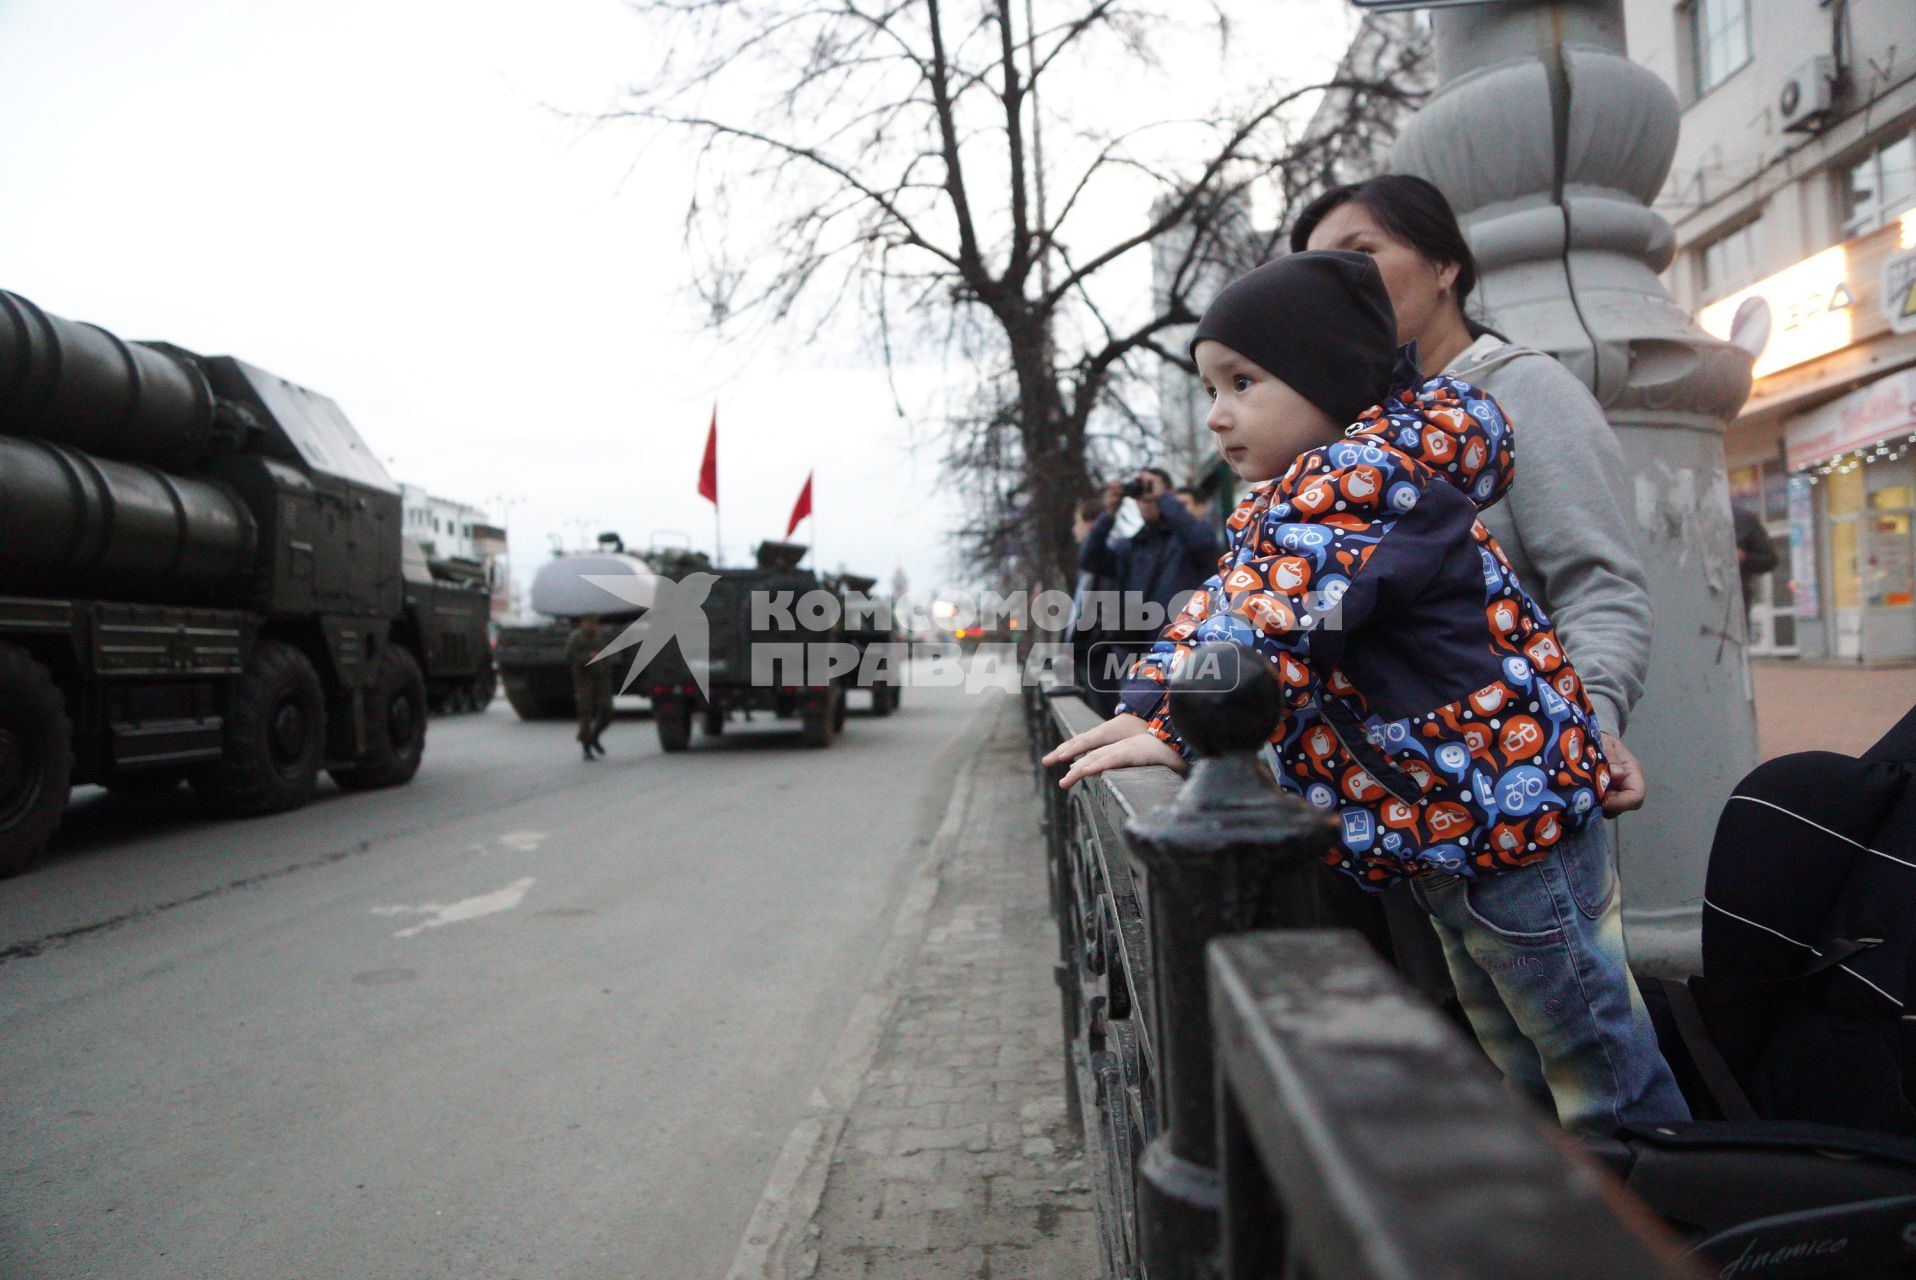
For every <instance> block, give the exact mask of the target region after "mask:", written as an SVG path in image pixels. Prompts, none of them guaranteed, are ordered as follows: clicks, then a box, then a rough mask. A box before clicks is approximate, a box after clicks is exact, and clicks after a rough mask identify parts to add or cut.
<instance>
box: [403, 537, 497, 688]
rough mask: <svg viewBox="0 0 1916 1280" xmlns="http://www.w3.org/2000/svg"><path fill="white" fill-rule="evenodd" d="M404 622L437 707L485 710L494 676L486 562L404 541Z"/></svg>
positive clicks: (409, 540) (411, 645)
mask: <svg viewBox="0 0 1916 1280" xmlns="http://www.w3.org/2000/svg"><path fill="white" fill-rule="evenodd" d="M402 563H403V566H404V576H405V580H406V610H405V613H406V626H405V628H404V631H403V632H402V636H403V638H404V639H405V640H406V641H407V643H408V645H409V647H410V648H411V649H412V651H413V653H414V654H416V655H417V656H418V658H419V662H420V666H421V667H422V668H423V674H424V675H425V678H426V704H427V705H428V706H429V707H431V709H432V710H434V711H436V712H458V711H484V710H485V709H486V707H487V706H488V705H489V704H490V703H491V702H492V694H493V689H494V687H495V686H496V685H497V684H498V677H497V675H496V673H495V672H494V670H493V665H492V591H491V589H490V587H489V586H488V585H487V583H486V576H485V574H486V570H485V566H484V565H481V564H478V563H476V562H474V561H471V560H442V559H437V558H434V557H430V556H428V555H427V554H426V550H425V548H424V547H422V546H421V545H420V544H419V543H418V542H417V541H416V540H414V539H412V538H407V539H406V540H405V547H404V560H403V562H402Z"/></svg>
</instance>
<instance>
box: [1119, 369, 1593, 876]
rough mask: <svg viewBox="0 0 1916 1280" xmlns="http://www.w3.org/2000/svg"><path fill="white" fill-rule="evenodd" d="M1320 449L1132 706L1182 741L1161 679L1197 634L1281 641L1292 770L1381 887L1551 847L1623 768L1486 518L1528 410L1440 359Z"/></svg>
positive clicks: (1138, 667) (1278, 656)
mask: <svg viewBox="0 0 1916 1280" xmlns="http://www.w3.org/2000/svg"><path fill="white" fill-rule="evenodd" d="M1399 378H1400V382H1399V385H1400V386H1401V387H1404V388H1405V389H1403V390H1400V391H1397V392H1395V393H1394V394H1393V397H1392V398H1391V399H1390V400H1387V401H1386V402H1385V403H1384V404H1382V405H1378V406H1376V407H1374V408H1371V409H1369V410H1366V411H1365V413H1364V415H1363V417H1362V418H1360V419H1359V420H1358V421H1357V422H1356V423H1354V424H1352V426H1351V427H1350V428H1349V429H1348V430H1347V431H1346V432H1345V438H1344V439H1343V440H1340V441H1338V442H1337V443H1335V444H1330V445H1325V446H1322V447H1320V448H1316V449H1311V450H1309V451H1307V452H1305V453H1303V454H1300V455H1299V456H1298V458H1297V460H1296V461H1295V462H1294V463H1292V464H1291V468H1290V470H1288V471H1286V472H1285V473H1284V474H1283V475H1282V476H1280V477H1279V478H1277V479H1276V480H1273V481H1270V482H1268V483H1266V484H1263V485H1260V486H1259V487H1258V488H1257V489H1256V490H1254V491H1253V492H1252V494H1251V496H1250V497H1248V498H1247V499H1245V501H1244V502H1243V503H1241V504H1240V505H1239V506H1238V508H1237V510H1236V512H1235V513H1233V515H1232V516H1231V519H1230V522H1229V526H1230V531H1231V542H1230V546H1229V548H1228V549H1227V550H1226V551H1225V553H1224V555H1223V557H1222V558H1221V559H1220V560H1219V561H1218V572H1217V574H1216V575H1214V576H1213V577H1212V578H1211V579H1210V581H1209V582H1207V583H1206V584H1205V586H1204V588H1203V590H1201V591H1200V592H1199V593H1198V594H1197V595H1195V596H1193V597H1192V599H1191V602H1190V604H1189V605H1188V606H1187V607H1186V608H1185V610H1184V612H1183V613H1182V614H1180V615H1179V616H1178V617H1177V618H1176V619H1174V620H1173V621H1172V623H1171V624H1170V625H1169V626H1167V627H1166V628H1165V629H1164V632H1163V634H1162V635H1161V636H1160V637H1159V640H1158V643H1157V645H1156V646H1155V647H1154V648H1153V649H1152V650H1151V652H1150V653H1149V654H1147V655H1145V656H1144V657H1142V658H1140V659H1139V660H1138V662H1137V663H1136V664H1135V665H1134V666H1133V667H1132V670H1131V673H1130V676H1129V678H1128V680H1127V681H1126V684H1125V689H1124V693H1123V696H1122V698H1121V699H1120V701H1119V706H1118V709H1119V711H1121V712H1123V711H1129V712H1131V713H1132V714H1134V715H1139V716H1142V717H1144V719H1145V720H1146V721H1147V722H1148V723H1149V725H1150V729H1151V732H1152V733H1154V734H1156V735H1157V736H1158V737H1160V738H1162V739H1163V740H1164V741H1166V742H1168V743H1170V744H1171V745H1172V746H1174V747H1177V748H1178V749H1179V750H1180V751H1183V750H1184V747H1183V744H1182V743H1181V742H1179V740H1178V738H1177V733H1176V730H1175V729H1174V728H1173V727H1172V725H1171V723H1170V720H1169V718H1168V717H1167V715H1166V713H1165V698H1164V683H1165V679H1166V677H1167V674H1168V673H1169V672H1170V671H1171V670H1172V668H1173V667H1174V666H1175V664H1176V663H1177V662H1178V660H1179V659H1180V657H1181V656H1182V655H1183V654H1184V653H1186V652H1187V651H1188V650H1189V649H1190V648H1191V646H1193V645H1197V644H1204V643H1208V642H1212V641H1236V642H1238V643H1241V644H1245V645H1249V646H1251V647H1253V648H1255V649H1257V650H1259V651H1260V652H1262V653H1263V654H1265V655H1266V656H1267V657H1269V658H1270V659H1271V661H1272V664H1273V666H1274V668H1275V669H1276V671H1277V674H1278V677H1279V679H1280V680H1281V682H1282V684H1283V688H1284V692H1285V703H1286V706H1287V713H1286V715H1285V717H1284V719H1283V721H1282V723H1280V724H1279V726H1278V728H1277V732H1276V733H1275V734H1273V735H1272V738H1271V742H1272V745H1273V747H1274V748H1275V749H1276V752H1277V759H1278V763H1279V773H1280V777H1279V781H1280V782H1282V783H1283V785H1284V786H1285V787H1286V788H1287V789H1288V790H1290V791H1293V792H1296V793H1297V794H1299V795H1302V796H1303V797H1304V798H1305V799H1306V800H1308V801H1310V803H1312V804H1314V805H1316V806H1318V807H1319V808H1321V809H1324V810H1327V811H1331V812H1334V813H1335V814H1336V816H1337V819H1338V824H1339V835H1340V838H1339V842H1338V845H1337V846H1336V847H1335V848H1334V851H1333V853H1332V854H1331V855H1330V857H1329V859H1328V860H1329V861H1330V862H1331V863H1332V864H1333V865H1335V866H1337V867H1339V868H1340V869H1342V870H1343V871H1345V872H1347V873H1349V874H1350V875H1351V876H1352V877H1353V878H1355V879H1356V880H1357V881H1358V883H1359V884H1362V885H1365V886H1366V887H1370V888H1381V887H1382V886H1384V885H1385V884H1387V883H1389V882H1390V881H1392V880H1394V879H1397V878H1399V877H1404V876H1420V875H1426V874H1430V873H1434V872H1440V873H1444V874H1449V875H1460V876H1475V875H1483V874H1488V873H1494V872H1497V871H1502V870H1506V869H1509V868H1511V867H1519V866H1523V865H1524V864H1526V863H1530V862H1536V861H1538V860H1540V859H1542V858H1544V857H1547V856H1548V855H1549V853H1550V851H1551V849H1552V848H1553V847H1554V846H1555V845H1556V844H1557V842H1558V841H1559V840H1561V839H1562V838H1563V837H1564V835H1565V834H1567V833H1568V832H1570V831H1573V830H1576V829H1579V828H1581V827H1583V826H1585V825H1586V824H1588V823H1589V822H1591V821H1592V820H1593V819H1595V818H1596V817H1597V816H1598V814H1599V812H1600V808H1601V802H1602V799H1603V796H1604V794H1605V792H1606V791H1607V790H1608V789H1609V785H1610V770H1609V766H1608V765H1607V764H1605V762H1604V759H1603V747H1602V742H1601V739H1600V738H1599V736H1598V726H1597V723H1596V715H1595V713H1594V712H1593V711H1592V710H1591V708H1590V703H1589V701H1588V700H1587V699H1586V698H1585V696H1584V692H1583V685H1582V683H1581V682H1580V681H1579V680H1578V679H1577V673H1576V671H1575V669H1573V668H1572V667H1571V665H1570V662H1569V659H1568V658H1567V657H1566V656H1565V655H1564V652H1563V648H1562V646H1561V645H1560V644H1559V643H1558V642H1557V637H1556V634H1555V633H1554V632H1553V631H1552V630H1551V629H1550V622H1549V619H1547V618H1545V617H1544V616H1543V613H1542V611H1541V610H1540V609H1538V607H1537V606H1536V604H1535V603H1534V602H1533V601H1532V600H1531V599H1530V597H1529V596H1528V595H1526V594H1525V593H1524V590H1523V588H1522V586H1520V585H1519V584H1518V582H1517V579H1516V576H1515V575H1514V574H1513V573H1511V571H1510V565H1509V563H1508V562H1507V561H1506V560H1505V559H1504V554H1503V551H1502V550H1501V549H1500V548H1499V547H1498V546H1497V542H1496V539H1494V538H1492V537H1491V536H1490V533H1489V532H1488V531H1487V530H1486V529H1485V528H1484V526H1483V525H1482V523H1480V522H1479V521H1478V519H1477V512H1478V510H1479V508H1482V507H1486V506H1489V505H1490V504H1492V503H1494V502H1495V501H1496V500H1497V499H1498V498H1500V497H1501V496H1502V495H1503V492H1504V490H1505V488H1506V487H1507V486H1508V485H1509V483H1510V478H1511V474H1512V472H1513V470H1514V464H1515V457H1514V452H1513V448H1512V441H1511V428H1510V426H1509V424H1507V423H1506V422H1505V421H1504V418H1503V414H1502V412H1501V411H1500V410H1499V409H1498V408H1497V405H1496V403H1495V402H1494V401H1493V400H1491V399H1490V397H1489V396H1487V395H1485V394H1484V393H1482V392H1480V391H1478V390H1477V389H1476V388H1474V387H1471V386H1469V385H1467V384H1465V383H1462V382H1459V381H1457V380H1456V379H1454V378H1450V377H1447V376H1443V375H1439V376H1438V377H1435V378H1431V379H1430V380H1428V381H1424V382H1422V384H1421V385H1418V382H1419V378H1420V375H1418V374H1417V372H1416V369H1415V366H1414V364H1408V363H1403V364H1400V366H1399Z"/></svg>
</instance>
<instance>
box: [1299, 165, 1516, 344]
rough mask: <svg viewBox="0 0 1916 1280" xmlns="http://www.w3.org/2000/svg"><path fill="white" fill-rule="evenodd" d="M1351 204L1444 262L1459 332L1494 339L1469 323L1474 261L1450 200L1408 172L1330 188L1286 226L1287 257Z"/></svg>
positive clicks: (1396, 236) (1474, 284)
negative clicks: (1452, 274)
mask: <svg viewBox="0 0 1916 1280" xmlns="http://www.w3.org/2000/svg"><path fill="white" fill-rule="evenodd" d="M1353 201H1355V202H1356V203H1357V204H1359V205H1361V206H1362V207H1363V210H1364V212H1365V213H1368V214H1369V215H1370V216H1371V217H1372V218H1373V219H1375V220H1376V222H1377V225H1378V226H1380V227H1382V228H1383V229H1384V230H1385V231H1387V232H1389V233H1390V235H1391V237H1392V238H1393V239H1397V240H1401V241H1403V242H1404V243H1405V244H1407V245H1409V246H1410V247H1411V248H1413V249H1415V250H1416V251H1417V252H1418V253H1420V254H1422V255H1423V256H1424V257H1426V258H1428V259H1429V260H1430V261H1432V262H1444V263H1449V264H1451V265H1452V266H1454V267H1456V268H1457V279H1456V281H1455V284H1454V286H1453V287H1454V288H1455V289H1456V290H1457V308H1458V310H1460V311H1462V312H1463V313H1464V328H1465V329H1466V330H1468V331H1469V333H1470V336H1471V337H1473V338H1481V337H1483V336H1484V335H1485V334H1486V333H1491V334H1496V336H1497V337H1499V338H1502V337H1503V336H1504V335H1502V334H1501V333H1497V331H1496V330H1495V329H1492V328H1491V327H1490V326H1488V325H1485V324H1482V323H1480V322H1479V321H1477V320H1474V319H1472V318H1471V315H1470V311H1469V309H1468V308H1467V307H1466V306H1465V303H1467V302H1468V301H1469V299H1470V291H1471V290H1472V289H1475V288H1476V287H1477V258H1476V255H1474V254H1472V253H1471V252H1470V242H1469V241H1468V240H1466V239H1464V232H1463V228H1462V227H1459V226H1458V225H1457V215H1456V214H1455V213H1454V212H1452V211H1451V208H1450V201H1448V200H1446V199H1444V193H1443V192H1441V191H1439V190H1438V189H1437V188H1436V187H1435V186H1434V185H1433V184H1431V183H1429V182H1427V181H1425V180H1424V179H1422V178H1419V177H1417V176H1416V175H1414V174H1409V173H1386V174H1380V175H1379V176H1377V177H1375V178H1367V179H1365V180H1364V181H1363V182H1351V183H1346V184H1345V185H1344V186H1341V187H1332V188H1331V189H1330V190H1329V191H1326V192H1325V193H1324V194H1323V195H1321V196H1318V197H1317V198H1316V199H1315V200H1313V201H1311V202H1310V203H1309V204H1307V205H1305V206H1304V211H1303V212H1302V213H1300V214H1298V215H1297V221H1296V222H1294V223H1292V224H1291V252H1292V253H1302V252H1304V250H1305V248H1306V247H1307V246H1308V245H1309V244H1310V242H1311V232H1313V231H1315V230H1317V224H1318V223H1320V222H1322V221H1323V220H1324V219H1325V218H1327V217H1329V216H1330V213H1331V211H1332V210H1333V209H1336V208H1338V207H1340V206H1342V205H1346V204H1349V203H1351V202H1353ZM1505 340H1506V341H1508V339H1505Z"/></svg>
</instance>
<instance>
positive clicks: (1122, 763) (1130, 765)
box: [1058, 717, 1190, 787]
mask: <svg viewBox="0 0 1916 1280" xmlns="http://www.w3.org/2000/svg"><path fill="white" fill-rule="evenodd" d="M1133 718H1135V717H1133ZM1146 764H1161V765H1163V766H1164V767H1165V768H1167V769H1173V770H1176V771H1177V772H1178V773H1186V772H1188V771H1189V769H1190V766H1189V765H1187V764H1185V762H1184V757H1183V756H1181V755H1179V754H1178V753H1177V750H1176V749H1175V748H1173V747H1171V746H1170V745H1169V744H1167V743H1166V742H1164V740H1163V739H1161V738H1158V737H1155V736H1153V735H1152V734H1148V733H1134V734H1132V735H1131V736H1130V737H1128V738H1120V739H1118V740H1117V741H1116V742H1109V743H1106V744H1105V745H1104V746H1102V747H1097V748H1094V749H1092V750H1091V751H1088V752H1086V753H1085V754H1084V755H1081V756H1079V757H1078V758H1077V759H1076V760H1075V761H1073V762H1072V765H1071V768H1070V770H1069V771H1068V772H1066V774H1065V775H1064V777H1063V778H1061V779H1059V781H1058V785H1059V786H1061V787H1068V786H1070V785H1071V784H1072V783H1074V782H1076V781H1078V780H1079V779H1081V778H1088V777H1090V776H1091V775H1092V774H1094V773H1103V772H1104V771H1105V770H1106V769H1135V768H1137V767H1138V766H1139V765H1146Z"/></svg>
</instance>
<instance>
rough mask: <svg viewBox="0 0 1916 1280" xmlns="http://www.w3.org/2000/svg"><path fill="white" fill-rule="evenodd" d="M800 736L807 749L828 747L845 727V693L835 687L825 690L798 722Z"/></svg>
mask: <svg viewBox="0 0 1916 1280" xmlns="http://www.w3.org/2000/svg"><path fill="white" fill-rule="evenodd" d="M800 724H801V726H802V727H801V729H800V734H801V736H802V738H803V739H804V742H805V745H806V746H808V747H829V746H831V745H832V739H833V738H836V737H837V736H838V731H839V730H840V729H843V728H844V727H845V691H844V690H843V689H841V688H839V687H838V686H837V685H832V686H831V687H830V688H828V689H827V690H825V697H824V700H823V701H822V702H820V703H819V705H818V706H816V707H811V708H808V709H807V710H806V711H805V713H804V715H803V716H802V717H801V720H800Z"/></svg>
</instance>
